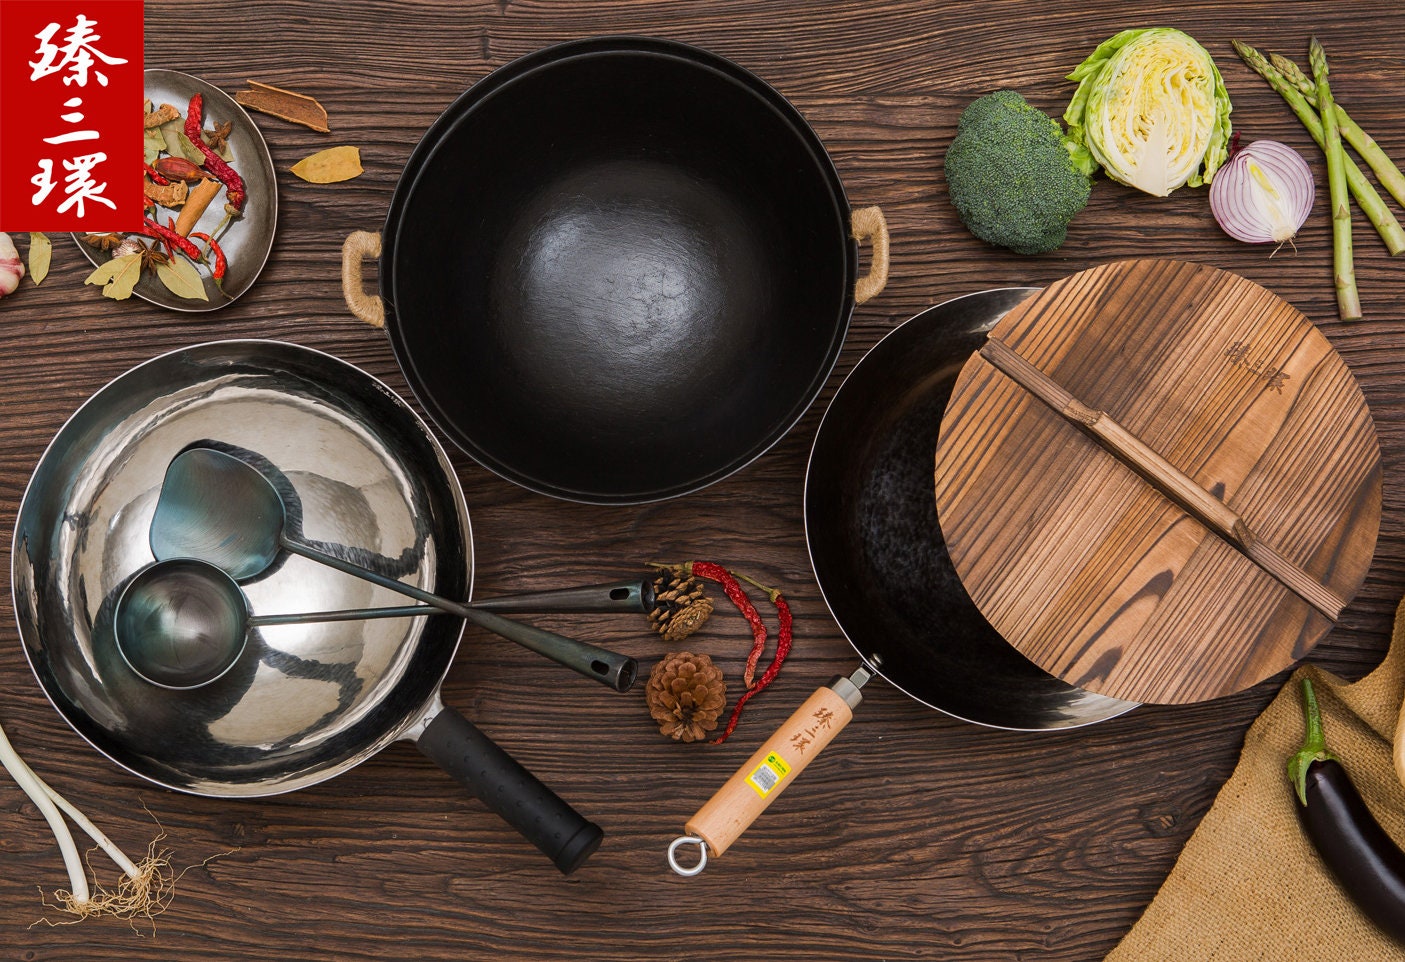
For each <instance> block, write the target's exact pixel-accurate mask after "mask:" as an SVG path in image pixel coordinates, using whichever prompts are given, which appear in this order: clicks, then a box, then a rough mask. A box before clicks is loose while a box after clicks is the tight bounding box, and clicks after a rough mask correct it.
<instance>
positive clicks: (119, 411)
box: [11, 341, 601, 872]
mask: <svg viewBox="0 0 1405 962" xmlns="http://www.w3.org/2000/svg"><path fill="white" fill-rule="evenodd" d="M208 439H218V440H219V441H221V442H222V443H224V444H226V445H228V446H231V447H235V448H242V449H244V450H248V451H255V452H259V453H260V454H261V455H262V456H263V457H265V458H267V459H268V461H269V462H270V463H271V464H272V465H275V466H277V467H278V469H279V470H280V472H281V473H282V476H283V478H284V479H286V481H287V482H288V485H289V489H290V493H292V494H294V495H295V496H296V505H297V510H296V512H295V513H292V515H291V516H292V517H295V518H296V519H297V524H298V526H299V528H300V534H301V536H303V537H304V538H306V539H310V540H313V541H315V542H316V543H317V544H318V545H319V547H321V548H323V549H325V550H327V551H328V552H329V553H336V554H338V555H347V556H351V557H354V559H355V560H356V561H357V562H358V563H360V564H362V565H364V566H366V567H371V568H373V569H374V570H376V571H377V572H378V573H381V574H384V575H386V576H387V577H392V578H395V579H397V580H403V581H405V582H406V583H408V584H412V585H414V586H416V587H421V588H424V589H425V590H429V591H437V592H441V593H443V594H445V595H449V596H452V597H456V598H465V599H466V598H468V597H469V595H470V593H471V590H470V589H471V585H472V570H473V564H472V562H473V545H472V536H471V532H470V528H469V522H468V512H467V508H466V506H465V504H464V500H463V494H462V491H461V489H460V487H459V484H458V480H457V478H456V477H455V475H454V473H453V469H452V466H451V465H450V464H449V461H448V458H447V457H446V456H445V453H444V451H443V449H442V448H441V447H440V446H439V444H438V442H436V441H435V439H434V437H433V435H432V434H431V432H430V430H429V428H428V427H427V426H426V425H425V424H424V423H423V422H422V421H420V419H419V418H418V417H416V416H415V414H414V412H413V411H412V410H411V409H410V408H409V406H408V405H406V404H405V403H404V402H403V401H402V400H401V399H400V398H398V397H396V396H395V395H394V394H393V393H392V392H391V391H390V390H389V388H387V387H386V386H385V385H383V384H381V383H380V382H379V381H377V380H375V379H374V378H372V377H371V376H370V375H368V374H366V373H364V372H362V371H361V370H359V369H357V368H355V367H352V366H351V365H349V364H346V363H345V362H342V361H339V360H337V359H336V358H333V357H331V356H329V355H326V354H322V353H320V352H317V351H313V350H310V349H307V348H302V347H297V346H295V345H292V344H283V343H278V342H273V341H221V342H214V343H210V344H203V345H197V346H195V347H191V348H187V349H184V350H179V351H175V352H172V353H170V354H166V355H163V356H161V357H158V358H155V359H153V360H151V361H148V362H146V363H144V364H141V365H139V366H137V367H136V368H133V369H132V370H131V371H128V372H127V373H126V374H124V375H122V376H120V377H118V378H117V379H116V380H114V381H113V382H112V383H110V384H108V385H107V386H106V387H104V388H103V389H102V390H100V391H99V392H98V393H97V394H95V395H94V396H93V397H92V398H91V399H89V400H88V401H87V402H86V403H85V404H84V405H83V406H82V407H81V408H80V409H79V410H78V411H77V412H76V413H75V414H74V415H73V416H72V417H71V418H70V419H69V420H68V422H67V423H66V424H65V425H64V427H63V428H62V429H61V430H60V431H59V433H58V435H57V436H56V437H55V438H54V440H53V441H52V442H51V443H50V445H49V447H48V449H47V450H46V451H45V453H44V455H43V457H42V458H41V459H40V462H39V464H38V466H37V467H36V469H35V472H34V475H33V477H32V479H31V481H30V484H29V487H28V488H27V489H26V491H25V495H24V499H23V502H22V503H21V506H20V510H19V516H18V521H17V523H16V528H15V537H14V548H13V554H12V558H11V571H12V578H13V585H14V602H15V614H16V618H17V620H18V623H19V632H20V638H21V640H22V642H23V644H24V650H25V654H26V656H27V657H28V658H29V662H30V665H31V667H32V668H33V669H34V674H35V676H36V677H37V678H38V679H39V682H40V684H41V686H42V687H43V689H44V692H45V694H46V695H47V696H48V697H49V700H50V701H51V702H52V703H53V705H54V707H55V708H57V709H58V711H59V713H60V714H61V715H62V716H63V718H64V719H65V720H66V721H67V722H68V723H69V724H70V725H71V726H72V727H73V728H74V730H75V731H77V732H78V733H79V734H80V735H82V736H83V738H85V739H87V740H88V742H90V743H91V744H92V745H93V746H94V747H95V748H97V749H98V750H99V751H101V752H102V753H103V754H105V755H107V756H108V757H109V758H111V759H112V760H113V761H114V762H116V763H117V764H119V765H121V766H123V767H124V768H126V769H128V770H129V771H132V772H134V773H136V774H137V775H140V776H142V777H143V778H146V779H149V780H151V781H153V782H155V783H157V784H159V785H164V786H167V787H169V788H173V789H178V790H181V791H186V792H191V793H194V794H200V795H212V796H222V797H252V796H260V795H272V794H277V793H280V792H287V791H292V790H294V789H297V788H302V787H305V786H308V785H311V784H314V783H316V782H319V781H322V780H323V779H326V778H330V777H332V776H334V775H337V774H340V773H341V772H344V771H346V770H347V769H349V768H351V767H353V766H355V765H357V764H358V763H360V762H362V761H364V760H365V759H367V758H369V757H370V756H371V755H373V754H375V753H376V752H378V751H379V750H380V749H382V748H384V747H385V746H386V745H388V744H390V742H392V741H394V740H396V739H401V738H403V739H407V740H412V741H414V742H415V743H416V745H417V746H418V747H419V748H420V749H421V750H422V751H423V752H424V753H425V754H426V755H428V756H429V757H430V758H432V759H434V760H435V761H436V762H438V763H439V764H440V765H441V766H442V767H444V768H445V769H446V770H447V771H449V773H450V774H452V775H454V776H455V777H456V778H457V779H459V780H460V781H461V782H462V783H463V784H464V785H465V786H466V787H468V788H469V789H470V790H471V791H472V792H473V793H474V794H476V795H478V796H479V797H480V798H481V799H483V800H484V801H485V802H486V803H487V804H488V805H489V807H491V808H492V809H494V810H495V811H497V812H498V813H499V814H500V815H502V816H503V817H504V818H506V819H507V820H508V821H509V822H510V823H512V825H513V826H514V827H516V828H517V829H518V830H519V831H521V832H522V833H523V834H524V835H526V836H527V837H528V838H529V839H530V840H531V841H532V842H533V843H534V844H535V845H537V847H538V848H540V849H541V850H542V851H543V852H545V853H546V854H547V855H548V856H549V857H550V858H552V860H553V861H554V862H555V863H556V865H557V866H558V867H559V868H560V869H561V870H562V871H565V872H569V871H571V870H572V869H573V868H575V867H576V866H577V865H578V864H580V862H582V861H583V860H584V859H585V858H586V857H587V856H589V855H590V853H591V852H592V851H594V850H595V848H596V846H598V844H599V842H600V838H601V833H600V829H599V828H598V827H597V826H595V825H594V824H592V823H590V822H588V821H586V820H585V819H584V818H582V817H581V816H580V815H579V814H577V813H576V812H575V811H574V810H573V809H571V808H570V806H568V805H567V804H566V803H565V802H563V801H562V800H561V799H560V798H558V797H557V796H556V795H555V794H554V793H552V792H551V790H550V789H548V788H547V787H546V786H544V785H543V784H542V783H541V782H539V781H537V780H536V778H534V777H533V776H532V775H531V774H530V773H528V772H527V771H526V770H525V769H524V768H522V766H520V765H519V764H517V762H516V761H514V760H513V759H512V758H511V757H510V756H509V755H507V754H506V753H505V752H503V751H502V750H501V749H500V748H498V747H497V746H496V745H494V744H493V742H491V741H490V740H488V739H487V737H486V736H484V735H483V734H482V733H481V732H480V731H478V729H477V728H475V727H474V726H473V725H472V724H471V723H469V722H468V721H467V720H466V719H464V718H463V717H462V716H460V715H459V714H458V713H457V712H455V711H453V710H451V709H446V708H445V707H444V705H443V703H442V702H441V700H440V697H439V688H440V684H441V682H442V680H443V678H444V675H445V673H446V672H447V671H448V669H449V665H450V663H451V662H452V660H453V658H454V653H455V651H456V650H457V647H458V642H459V638H460V636H461V634H462V632H463V622H461V621H460V620H459V619H457V618H449V617H442V616H441V617H417V618H413V619H396V620H382V621H376V622H371V621H351V622H340V623H334V624H310V625H309V624H304V625H292V626H287V627H277V628H274V627H270V628H260V629H257V630H255V631H253V632H251V634H250V637H249V640H248V643H247V644H246V646H245V648H244V651H243V652H242V654H241V655H240V657H239V659H238V660H237V661H236V662H235V664H234V665H233V667H231V668H230V669H229V670H228V671H227V672H226V673H225V674H224V675H222V676H221V677H220V678H219V679H218V680H216V681H213V682H211V683H210V684H207V685H204V686H202V687H199V688H195V689H190V690H172V689H167V688H158V687H156V686H154V685H151V684H149V683H148V682H146V681H145V680H143V679H142V678H140V677H139V676H137V675H136V673H135V672H133V671H132V670H131V668H130V667H129V666H128V665H127V663H126V662H125V660H124V659H123V658H122V656H121V653H120V651H119V650H118V648H117V645H116V641H115V638H114V631H113V609H114V607H115V605H116V601H117V598H118V597H119V596H120V594H121V592H122V589H123V588H124V587H125V586H126V585H127V583H128V582H129V581H130V580H131V579H132V578H133V577H134V576H135V575H136V574H137V573H138V572H139V571H141V570H142V569H143V568H144V567H145V566H146V565H148V564H150V563H151V561H152V554H151V547H150V544H149V532H150V528H151V520H152V517H153V514H154V511H155V507H156V502H157V498H158V495H159V494H160V492H161V488H162V483H163V480H164V477H165V473H166V469H167V466H168V465H169V464H170V462H171V459H172V458H173V457H174V456H175V455H176V454H177V453H178V452H180V451H181V450H183V449H184V448H186V447H187V446H188V445H190V444H192V443H195V442H202V443H208ZM244 589H245V592H246V594H247V596H248V598H249V602H250V604H251V606H252V608H253V610H254V611H255V612H264V613H270V614H272V613H278V612H288V611H301V610H310V608H316V609H319V610H326V609H340V608H348V609H349V608H357V609H361V608H367V607H372V606H373V605H374V604H375V603H376V601H377V598H378V597H380V596H378V595H377V594H376V593H377V592H380V591H383V589H379V588H376V587H374V586H371V585H369V584H367V583H366V582H365V581H363V580H361V579H359V578H352V577H350V576H348V575H345V574H342V573H341V572H338V571H334V570H332V569H331V568H328V567H327V566H325V565H321V564H318V563H315V562H312V561H308V560H306V559H303V558H299V557H287V558H285V559H284V560H282V561H280V562H279V563H278V564H276V565H275V566H274V568H272V569H270V571H269V572H268V573H267V574H265V575H261V576H259V577H257V578H255V579H254V580H251V581H247V582H245V584H244ZM394 597H397V598H398V595H397V596H394ZM382 600H383V599H382ZM304 606H310V608H304Z"/></svg>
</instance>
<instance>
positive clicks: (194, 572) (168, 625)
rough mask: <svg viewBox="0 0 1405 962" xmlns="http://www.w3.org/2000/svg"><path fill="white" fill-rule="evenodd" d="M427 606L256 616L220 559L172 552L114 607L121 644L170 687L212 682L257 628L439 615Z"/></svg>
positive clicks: (138, 668)
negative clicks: (217, 562) (214, 560)
mask: <svg viewBox="0 0 1405 962" xmlns="http://www.w3.org/2000/svg"><path fill="white" fill-rule="evenodd" d="M438 613H439V609H437V608H434V607H431V606H427V605H402V606H399V607H389V608H364V609H359V608H353V609H347V610H340V611H314V612H307V613H304V614H284V615H255V614H253V613H252V612H251V611H250V610H249V599H248V597H247V596H246V595H245V594H244V589H242V588H240V587H239V584H238V583H237V582H236V581H235V580H234V579H233V578H231V577H230V576H229V575H228V574H226V573H225V572H224V571H223V570H221V569H220V568H219V567H218V566H216V565H213V564H210V563H208V562H205V561H200V560H197V559H195V558H172V559H170V560H168V561H158V562H156V563H155V564H152V565H148V566H147V567H145V568H143V569H142V570H141V571H140V572H138V573H137V575H136V576H135V577H134V578H132V580H131V581H129V582H128V583H127V586H126V587H125V588H123V589H122V593H121V594H120V595H119V596H118V598H117V606H116V609H115V611H114V613H113V634H114V635H115V636H116V640H117V650H118V651H119V652H120V653H121V655H122V658H123V659H124V660H125V661H126V662H127V665H128V666H129V667H130V668H131V669H132V671H134V672H136V673H137V674H138V675H140V676H141V677H142V678H144V679H146V680H147V681H149V682H151V683H152V684H153V685H159V686H160V687H162V688H175V689H190V688H199V687H200V686H201V685H208V684H209V683H210V682H212V681H215V680H216V679H218V678H220V677H221V676H223V675H224V674H225V672H227V671H229V669H230V668H231V667H233V665H234V663H235V662H236V661H238V660H239V656H240V654H242V653H243V651H244V648H245V646H246V645H247V644H248V641H249V630H250V629H251V628H263V627H266V626H269V625H302V624H312V623H317V622H328V621H359V620H361V619H363V618H408V617H416V616H419V615H426V614H438Z"/></svg>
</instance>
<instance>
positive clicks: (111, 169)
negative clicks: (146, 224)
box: [0, 0, 143, 233]
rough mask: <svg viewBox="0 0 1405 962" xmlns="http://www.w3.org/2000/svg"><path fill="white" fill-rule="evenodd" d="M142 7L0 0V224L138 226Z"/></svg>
mask: <svg viewBox="0 0 1405 962" xmlns="http://www.w3.org/2000/svg"><path fill="white" fill-rule="evenodd" d="M142 16H143V9H142V2H141V0H104V2H102V3H92V2H82V3H74V2H71V0H43V2H34V0H0V230H6V231H88V232H93V233H106V232H109V231H116V232H125V231H130V230H133V229H135V228H136V227H140V226H141V218H142V190H141V162H142V128H141V119H142V101H143V94H142V89H143V83H142Z"/></svg>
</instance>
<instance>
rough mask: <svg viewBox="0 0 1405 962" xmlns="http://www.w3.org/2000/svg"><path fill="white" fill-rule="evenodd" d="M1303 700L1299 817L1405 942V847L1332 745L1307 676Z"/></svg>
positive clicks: (1376, 916) (1348, 888)
mask: <svg viewBox="0 0 1405 962" xmlns="http://www.w3.org/2000/svg"><path fill="white" fill-rule="evenodd" d="M1303 705H1304V710H1305V713H1306V716H1307V740H1306V741H1305V742H1304V743H1303V747H1302V748H1301V749H1300V750H1299V751H1298V753H1297V754H1296V755H1294V756H1293V757H1292V759H1291V760H1290V761H1289V762H1288V775H1289V778H1291V779H1292V782H1293V786H1294V791H1295V794H1296V796H1297V800H1298V804H1297V810H1298V819H1299V821H1300V822H1301V823H1302V825H1303V828H1304V830H1305V831H1306V832H1307V835H1308V838H1310V839H1311V840H1312V844H1313V845H1314V846H1315V847H1316V849H1317V852H1318V854H1319V855H1320V856H1321V857H1322V861H1323V863H1324V864H1325V865H1326V866H1327V868H1328V869H1329V870H1330V871H1331V873H1332V875H1333V876H1334V877H1335V878H1336V880H1337V882H1338V884H1339V885H1341V887H1342V890H1343V891H1344V892H1346V893H1347V895H1349V896H1350V897H1351V899H1352V901H1354V902H1355V903H1356V905H1357V906H1358V907H1359V908H1360V909H1361V911H1362V913H1363V914H1365V915H1366V917H1367V918H1369V919H1371V921H1373V922H1375V923H1376V925H1377V926H1379V927H1380V929H1381V931H1383V932H1385V933H1386V934H1388V935H1389V936H1391V937H1392V938H1394V939H1395V940H1396V941H1397V942H1399V943H1401V944H1402V945H1405V852H1402V851H1401V850H1400V848H1399V847H1398V846H1397V845H1396V844H1395V842H1394V840H1392V839H1391V837H1390V836H1389V835H1387V834H1386V831H1385V829H1383V828H1381V824H1380V822H1378V821H1376V818H1375V816H1374V815H1372V814H1371V810H1370V809H1369V808H1368V807H1367V806H1366V802H1365V800H1364V799H1362V797H1361V793H1360V792H1358V791H1357V790H1356V786H1355V785H1353V784H1352V782H1351V778H1350V777H1349V776H1348V775H1347V771H1346V769H1345V768H1343V767H1342V764H1341V762H1339V761H1338V760H1337V758H1336V756H1335V755H1333V754H1332V753H1331V752H1330V751H1328V750H1327V742H1326V738H1325V736H1324V734H1323V731H1322V715H1321V713H1320V711H1319V710H1318V707H1317V696H1316V694H1315V693H1314V692H1313V690H1312V682H1311V681H1309V680H1308V679H1307V678H1304V679H1303Z"/></svg>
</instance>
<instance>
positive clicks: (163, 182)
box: [142, 164, 171, 187]
mask: <svg viewBox="0 0 1405 962" xmlns="http://www.w3.org/2000/svg"><path fill="white" fill-rule="evenodd" d="M142 166H143V167H145V168H146V176H148V177H150V178H151V182H152V183H153V184H155V185H156V186H157V187H170V186H171V182H170V181H169V180H167V179H166V178H165V177H163V176H162V175H161V172H160V171H158V170H157V169H156V168H155V167H153V166H151V165H150V164H142Z"/></svg>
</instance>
